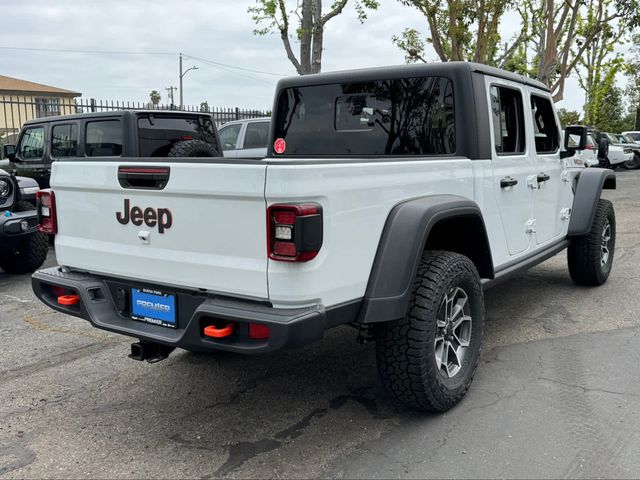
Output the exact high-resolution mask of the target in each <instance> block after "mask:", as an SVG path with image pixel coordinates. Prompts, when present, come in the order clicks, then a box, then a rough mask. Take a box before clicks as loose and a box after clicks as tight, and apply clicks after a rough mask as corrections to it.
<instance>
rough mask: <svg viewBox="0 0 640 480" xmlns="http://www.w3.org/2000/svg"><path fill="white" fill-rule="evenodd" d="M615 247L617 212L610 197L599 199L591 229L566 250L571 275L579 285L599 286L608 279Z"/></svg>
mask: <svg viewBox="0 0 640 480" xmlns="http://www.w3.org/2000/svg"><path fill="white" fill-rule="evenodd" d="M615 246H616V215H615V212H614V210H613V204H612V203H611V202H610V201H609V200H602V199H600V200H599V201H598V205H597V207H596V214H595V217H594V219H593V224H592V225H591V231H590V232H589V233H588V234H587V235H585V236H584V237H580V238H576V239H574V240H573V241H572V242H571V244H570V245H569V249H568V250H567V260H568V264H569V274H570V275H571V278H572V280H573V281H574V282H576V283H577V284H578V285H587V286H598V285H602V284H603V283H604V282H606V281H607V279H608V278H609V274H610V273H611V267H612V266H613V255H614V252H615Z"/></svg>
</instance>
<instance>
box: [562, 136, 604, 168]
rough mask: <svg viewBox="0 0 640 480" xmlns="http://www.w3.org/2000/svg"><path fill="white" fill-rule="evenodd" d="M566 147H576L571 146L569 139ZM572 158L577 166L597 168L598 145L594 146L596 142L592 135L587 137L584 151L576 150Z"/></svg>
mask: <svg viewBox="0 0 640 480" xmlns="http://www.w3.org/2000/svg"><path fill="white" fill-rule="evenodd" d="M568 146H569V147H570V148H575V147H576V146H577V145H575V144H572V142H571V139H570V140H569V145H568ZM573 158H574V162H575V163H576V164H578V165H584V166H585V167H597V166H598V164H599V162H598V145H596V141H595V140H594V139H593V135H591V134H588V135H587V141H586V144H585V147H584V150H576V154H575V155H574V157H573Z"/></svg>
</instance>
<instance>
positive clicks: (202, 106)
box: [200, 100, 210, 112]
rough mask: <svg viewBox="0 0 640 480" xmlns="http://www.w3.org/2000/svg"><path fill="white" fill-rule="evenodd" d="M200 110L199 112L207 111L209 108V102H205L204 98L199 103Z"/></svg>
mask: <svg viewBox="0 0 640 480" xmlns="http://www.w3.org/2000/svg"><path fill="white" fill-rule="evenodd" d="M200 111H201V112H209V111H210V108H209V102H207V101H206V100H205V101H204V102H201V103H200Z"/></svg>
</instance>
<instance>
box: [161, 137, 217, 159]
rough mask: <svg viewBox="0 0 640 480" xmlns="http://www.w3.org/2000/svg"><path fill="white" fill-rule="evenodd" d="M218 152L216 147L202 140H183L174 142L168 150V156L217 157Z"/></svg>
mask: <svg viewBox="0 0 640 480" xmlns="http://www.w3.org/2000/svg"><path fill="white" fill-rule="evenodd" d="M219 155H220V154H219V153H218V150H217V149H216V147H214V146H213V145H212V144H210V143H207V142H205V141H203V140H185V141H182V142H178V143H176V144H175V145H174V146H173V147H171V150H169V154H168V156H169V157H184V158H191V157H218V156H219Z"/></svg>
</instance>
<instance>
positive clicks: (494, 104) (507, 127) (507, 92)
mask: <svg viewBox="0 0 640 480" xmlns="http://www.w3.org/2000/svg"><path fill="white" fill-rule="evenodd" d="M491 114H492V115H491V116H492V119H493V136H494V143H495V146H496V152H497V153H499V154H516V153H524V151H525V145H526V143H525V127H524V113H523V107H522V93H520V91H519V90H514V89H511V88H503V87H491Z"/></svg>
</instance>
